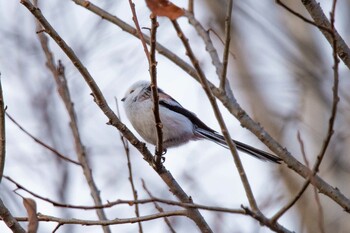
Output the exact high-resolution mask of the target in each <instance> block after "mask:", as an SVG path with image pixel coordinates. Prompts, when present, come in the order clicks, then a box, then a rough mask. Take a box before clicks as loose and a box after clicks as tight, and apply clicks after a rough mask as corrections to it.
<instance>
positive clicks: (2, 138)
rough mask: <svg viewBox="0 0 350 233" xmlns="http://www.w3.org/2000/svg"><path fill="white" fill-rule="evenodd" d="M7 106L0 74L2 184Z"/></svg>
mask: <svg viewBox="0 0 350 233" xmlns="http://www.w3.org/2000/svg"><path fill="white" fill-rule="evenodd" d="M5 111H6V108H5V104H4V97H3V94H2V80H1V73H0V183H1V181H2V176H3V174H4V168H5V157H6V135H5Z"/></svg>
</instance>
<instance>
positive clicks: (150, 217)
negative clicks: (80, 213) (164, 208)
mask: <svg viewBox="0 0 350 233" xmlns="http://www.w3.org/2000/svg"><path fill="white" fill-rule="evenodd" d="M186 213H187V212H186V210H175V211H168V212H163V213H157V214H150V215H145V216H141V217H136V218H116V219H113V220H86V219H77V218H68V219H65V218H57V217H54V216H49V215H44V214H40V213H39V214H38V220H39V221H43V222H57V223H59V224H80V225H83V226H109V225H118V224H128V223H129V224H130V223H136V222H145V221H150V220H154V219H158V218H164V217H171V216H186ZM16 220H17V221H22V222H23V221H25V222H26V221H28V218H16Z"/></svg>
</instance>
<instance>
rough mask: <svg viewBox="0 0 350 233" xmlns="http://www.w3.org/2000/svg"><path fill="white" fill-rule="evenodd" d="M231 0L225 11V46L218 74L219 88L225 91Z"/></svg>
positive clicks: (229, 40)
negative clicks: (220, 70)
mask: <svg viewBox="0 0 350 233" xmlns="http://www.w3.org/2000/svg"><path fill="white" fill-rule="evenodd" d="M232 2H233V1H232V0H227V12H226V18H225V38H226V39H225V48H224V54H223V59H222V73H221V75H220V89H221V90H222V91H225V86H226V79H227V77H226V76H227V66H228V55H229V52H230V42H231V15H232Z"/></svg>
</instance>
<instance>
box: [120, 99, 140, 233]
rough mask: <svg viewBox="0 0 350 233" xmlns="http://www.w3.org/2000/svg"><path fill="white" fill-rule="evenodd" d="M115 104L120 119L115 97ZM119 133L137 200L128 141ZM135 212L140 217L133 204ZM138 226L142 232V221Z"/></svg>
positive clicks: (137, 207)
mask: <svg viewBox="0 0 350 233" xmlns="http://www.w3.org/2000/svg"><path fill="white" fill-rule="evenodd" d="M115 104H116V106H117V115H118V117H119V119H120V120H121V117H120V112H119V104H118V100H117V98H116V97H115ZM119 135H120V140H121V141H122V144H123V147H124V152H125V156H126V159H127V165H128V172H129V182H130V186H131V191H132V195H133V197H134V201H137V199H138V196H137V190H136V188H135V184H134V178H133V172H132V166H131V160H130V150H129V143H128V140H126V139H125V138H124V137H123V135H122V133H121V132H120V131H119ZM135 214H136V217H140V211H139V205H138V204H135ZM137 224H138V226H139V232H140V233H142V232H143V229H142V223H141V222H138V223H137Z"/></svg>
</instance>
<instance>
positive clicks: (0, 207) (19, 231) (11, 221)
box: [0, 199, 26, 233]
mask: <svg viewBox="0 0 350 233" xmlns="http://www.w3.org/2000/svg"><path fill="white" fill-rule="evenodd" d="M0 217H1V219H2V220H3V221H4V222H5V224H6V225H7V226H8V228H10V229H11V231H12V232H13V233H25V232H26V231H25V230H24V229H23V228H22V227H21V225H19V223H18V222H17V220H16V218H14V217H13V216H12V214H11V212H10V211H9V210H8V209H7V208H6V206H5V204H4V203H3V202H2V200H1V199H0Z"/></svg>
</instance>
